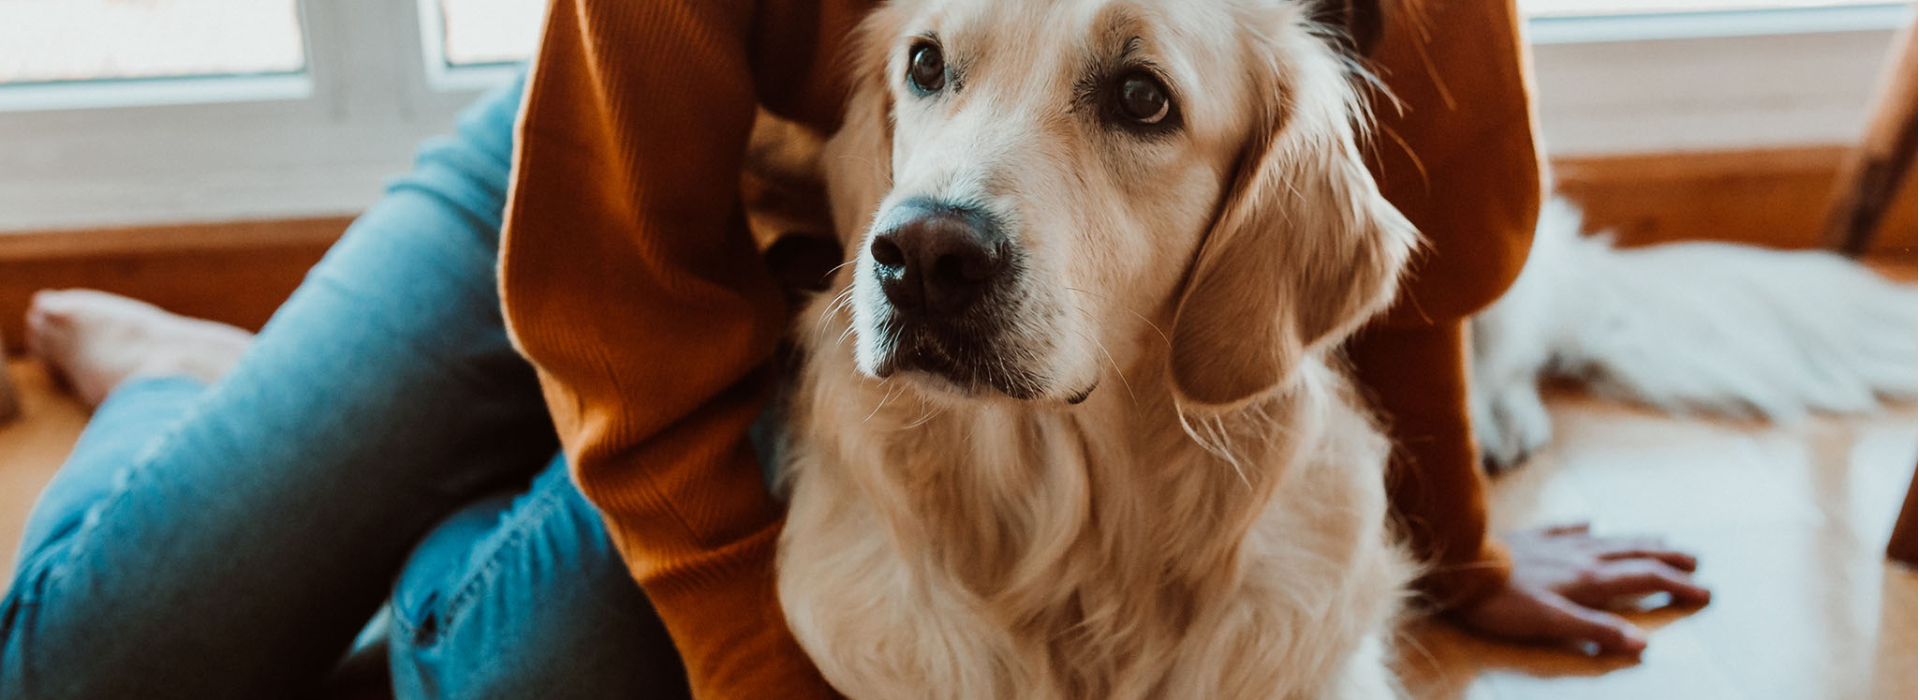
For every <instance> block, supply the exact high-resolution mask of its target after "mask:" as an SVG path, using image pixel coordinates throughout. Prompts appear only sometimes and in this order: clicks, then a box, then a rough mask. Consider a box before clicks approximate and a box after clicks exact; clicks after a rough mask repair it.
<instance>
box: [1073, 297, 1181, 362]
mask: <svg viewBox="0 0 1920 700" xmlns="http://www.w3.org/2000/svg"><path fill="white" fill-rule="evenodd" d="M1061 289H1065V290H1067V291H1069V292H1075V293H1079V294H1086V295H1089V296H1096V297H1100V298H1102V299H1106V300H1109V301H1111V300H1112V299H1113V297H1110V296H1107V295H1105V294H1097V293H1094V292H1089V291H1087V290H1084V289H1076V288H1074V287H1061ZM1116 306H1119V308H1120V310H1121V311H1125V312H1127V313H1130V314H1133V317H1134V318H1137V319H1140V322H1141V323H1145V324H1147V327H1148V328H1152V329H1153V332H1155V333H1158V334H1160V341H1161V342H1162V343H1165V344H1166V346H1167V347H1168V348H1169V349H1171V348H1172V347H1173V338H1171V337H1168V336H1167V332H1166V331H1164V330H1161V329H1160V326H1159V325H1158V324H1155V323H1154V322H1153V321H1152V320H1151V319H1148V318H1147V317H1146V316H1142V315H1140V312H1138V311H1134V310H1133V309H1131V308H1128V307H1126V306H1124V305H1119V304H1116Z"/></svg>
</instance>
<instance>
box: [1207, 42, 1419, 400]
mask: <svg viewBox="0 0 1920 700" xmlns="http://www.w3.org/2000/svg"><path fill="white" fill-rule="evenodd" d="M1308 43H1309V42H1305V41H1297V42H1296V43H1295V47H1296V48H1302V47H1303V45H1306V44H1308ZM1276 51H1277V49H1276ZM1276 55H1277V54H1276ZM1287 55H1288V56H1289V57H1290V58H1289V59H1288V60H1285V61H1281V60H1278V59H1276V60H1275V61H1274V62H1273V63H1272V64H1270V65H1268V66H1267V68H1269V69H1270V70H1271V74H1270V76H1269V77H1266V78H1263V79H1270V80H1275V81H1277V82H1272V83H1264V85H1262V87H1263V88H1264V89H1263V90H1262V92H1263V93H1266V94H1267V96H1268V99H1267V100H1266V101H1267V103H1268V104H1267V106H1266V107H1265V108H1264V109H1262V110H1261V112H1262V115H1261V116H1260V117H1258V118H1257V119H1256V120H1255V126H1254V132H1253V133H1254V136H1253V138H1252V139H1250V142H1249V143H1248V144H1247V146H1246V147H1245V148H1244V149H1243V151H1242V154H1241V162H1240V166H1239V168H1238V171H1237V173H1236V175H1235V178H1234V182H1232V183H1231V184H1230V186H1229V187H1230V188H1229V189H1228V190H1227V194H1226V196H1225V197H1224V198H1223V199H1222V204H1221V208H1220V211H1219V212H1218V213H1217V214H1216V216H1215V219H1214V223H1213V227H1212V229H1211V230H1210V231H1209V232H1208V234H1207V238H1206V239H1205V240H1204V241H1203V242H1202V243H1201V246H1200V250H1199V253H1198V255H1197V256H1196V258H1195V259H1194V263H1193V266H1192V268H1191V269H1190V270H1189V272H1188V278H1187V282H1186V288H1185V289H1184V290H1183V292H1182V296H1181V299H1180V305H1179V308H1178V310H1177V311H1176V315H1175V319H1174V329H1173V337H1172V345H1173V351H1172V367H1171V370H1172V378H1173V383H1174V386H1175V388H1176V390H1177V391H1178V395H1179V397H1180V399H1181V401H1182V403H1183V405H1185V406H1189V407H1196V408H1213V409H1231V408H1235V407H1238V406H1240V405H1242V404H1244V403H1246V402H1247V401H1249V400H1251V399H1253V398H1255V397H1257V396H1260V395H1261V394H1263V393H1265V392H1267V391H1268V390H1270V389H1273V388H1274V387H1276V386H1279V385H1281V384H1283V383H1285V382H1287V381H1288V380H1289V378H1290V376H1291V374H1292V372H1293V370H1294V368H1295V367H1296V366H1297V365H1298V363H1299V362H1300V360H1301V358H1302V357H1303V356H1304V355H1306V353H1308V352H1310V351H1312V350H1314V349H1315V348H1316V347H1317V346H1319V345H1320V344H1322V343H1325V342H1337V341H1338V340H1339V339H1341V338H1344V337H1345V336H1346V335H1347V334H1349V333H1351V332H1352V331H1353V330H1354V329H1355V328H1357V327H1358V326H1359V325H1360V324H1361V323H1362V322H1363V321H1365V320H1366V319H1367V318H1368V317H1370V316H1371V315H1373V314H1374V313H1376V312H1378V311H1379V310H1381V309H1382V308H1384V307H1385V306H1386V304H1387V303H1388V302H1389V301H1391V299H1392V295H1393V291H1394V289H1395V283H1396V281H1397V279H1398V277H1399V273H1400V270H1401V268H1402V267H1403V266H1404V265H1405V263H1406V261H1407V258H1408V256H1409V255H1410V254H1411V252H1412V250H1413V247H1414V246H1415V245H1416V242H1417V239H1418V234H1417V233H1416V232H1415V231H1414V228H1413V225H1412V224H1411V223H1408V221H1407V219H1406V217H1404V216H1402V215H1401V214H1400V212H1399V210H1397V209H1395V208H1394V207H1393V205H1392V204H1389V203H1388V202H1387V201H1386V198H1385V197H1383V196H1381V194H1380V190H1379V187H1378V186H1377V185H1376V184H1375V183H1374V180H1373V177H1372V175H1371V174H1369V173H1368V171H1367V168H1366V164H1365V162H1364V161H1362V160H1361V151H1360V147H1359V144H1358V143H1357V142H1356V133H1357V127H1356V120H1357V119H1359V118H1360V117H1359V116H1358V115H1356V114H1355V113H1354V112H1355V110H1357V109H1359V108H1360V107H1359V103H1358V101H1357V99H1356V98H1355V96H1354V93H1353V87H1352V85H1351V84H1350V83H1349V81H1348V77H1347V74H1346V72H1345V69H1344V68H1343V67H1342V66H1341V65H1340V61H1339V60H1338V59H1337V58H1336V57H1334V56H1333V55H1332V52H1331V51H1330V50H1329V49H1328V48H1327V47H1325V46H1324V45H1316V46H1310V47H1306V48H1303V50H1301V51H1294V52H1290V53H1288V54H1287Z"/></svg>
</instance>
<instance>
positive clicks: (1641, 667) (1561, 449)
mask: <svg viewBox="0 0 1920 700" xmlns="http://www.w3.org/2000/svg"><path fill="white" fill-rule="evenodd" d="M11 371H12V373H13V376H14V378H15V379H16V380H17V381H18V382H19V383H20V384H21V388H22V390H23V393H24V397H23V398H24V399H25V403H26V412H27V415H26V418H25V419H24V420H23V421H21V422H18V423H15V424H12V425H9V426H5V427H0V559H4V560H7V561H11V559H12V554H13V547H14V546H15V542H16V541H17V540H18V538H19V527H20V522H21V520H23V519H24V518H25V517H26V512H27V509H28V507H29V506H30V505H31V503H32V498H33V494H34V493H35V492H37V491H38V489H39V487H40V485H41V484H42V483H44V482H45V481H46V479H48V478H49V477H50V476H51V475H52V473H53V471H54V469H55V468H56V467H57V466H58V464H59V462H60V461H61V459H62V458H63V457H64V456H65V454H66V451H67V449H68V447H69V446H70V445H71V444H72V442H73V440H74V438H75V436H76V435H78V433H79V431H80V428H81V427H82V425H83V423H84V421H85V414H84V412H83V411H82V410H81V409H80V407H78V406H76V405H74V404H73V403H72V402H70V401H67V400H66V399H64V398H63V397H61V396H59V395H58V394H56V393H55V392H54V391H53V390H52V388H51V386H50V384H49V382H48V381H47V378H46V377H45V375H44V374H43V373H42V372H41V371H40V370H39V368H38V367H37V366H35V365H32V364H30V363H24V362H16V363H14V364H13V366H12V367H11ZM1551 405H1552V408H1553V410H1554V415H1555V425H1554V428H1555V431H1556V439H1555V442H1554V445H1553V447H1552V449H1550V450H1549V451H1547V452H1546V453H1545V454H1543V455H1541V456H1540V457H1538V458H1536V459H1535V460H1534V461H1533V462H1532V463H1531V464H1528V465H1527V466H1526V467H1525V468H1524V469H1523V470H1521V471H1520V472H1518V473H1517V474H1515V475H1513V476H1511V477H1507V478H1504V479H1501V480H1500V481H1499V482H1497V483H1496V484H1495V487H1494V502H1495V506H1494V508H1495V510H1494V517H1495V519H1496V523H1497V525H1498V526H1499V527H1501V528H1511V527H1520V526H1525V525H1529V524H1534V523H1554V522H1562V521H1569V520H1586V519H1590V520H1592V521H1593V522H1594V524H1595V527H1596V528H1598V529H1600V530H1602V531H1616V532H1628V531H1634V532H1657V533H1664V534H1665V535H1666V536H1667V538H1668V539H1669V541H1671V542H1673V543H1675V544H1678V545H1681V546H1683V547H1686V548H1689V549H1691V550H1692V551H1694V552H1695V553H1697V554H1699V555H1700V558H1701V568H1700V577H1701V578H1702V579H1703V580H1704V582H1706V583H1708V584H1709V585H1711V586H1712V587H1713V589H1714V600H1713V604H1712V605H1709V606H1707V607H1705V608H1703V609H1700V610H1698V611H1693V612H1689V613H1673V612H1659V611H1656V612H1650V613H1643V614H1639V615H1637V616H1636V619H1637V620H1639V621H1640V622H1642V623H1643V624H1645V625H1647V626H1649V627H1651V628H1654V629H1655V631H1654V632H1653V633H1652V635H1651V641H1650V646H1649V648H1648V650H1647V652H1646V654H1645V656H1644V657H1643V658H1642V660H1641V661H1640V662H1639V663H1637V664H1636V663H1630V662H1624V661H1620V660H1610V659H1590V658H1584V657H1580V656H1577V655H1574V654H1570V653H1566V652H1559V651H1551V650H1537V649H1522V648H1517V647H1511V646H1505V645H1501V644H1496V643H1492V642H1487V641H1483V640H1480V639H1476V638H1473V637H1470V636H1467V635H1465V634H1462V633H1460V632H1458V631H1456V630H1454V629H1453V628H1450V627H1447V626H1446V625H1444V624H1442V623H1433V622H1425V623H1416V624H1415V625H1414V626H1413V627H1412V628H1411V629H1410V630H1409V631H1408V633H1407V635H1406V639H1405V642H1404V644H1402V649H1403V651H1402V656H1403V662H1402V663H1403V666H1404V670H1403V673H1404V675H1405V676H1406V677H1407V680H1408V685H1409V687H1410V689H1411V690H1412V691H1413V694H1414V696H1415V697H1419V698H1435V699H1452V698H1475V699H1492V698H1498V699H1502V700H1525V699H1532V698H1538V699H1542V700H1581V699H1584V698H1596V699H1598V698H1609V699H1611V698H1624V699H1627V700H1664V699H1666V698H1684V699H1687V700H1715V699H1720V698H1739V699H1751V700H1799V699H1806V700H1815V699H1818V700H1830V699H1839V698H1874V699H1880V698H1887V699H1893V698H1913V697H1915V663H1914V661H1915V651H1916V645H1915V614H1916V613H1915V592H1916V587H1915V578H1914V574H1913V573H1912V572H1909V571H1905V570H1902V569H1899V568H1897V567H1895V566H1892V565H1888V564H1886V563H1884V562H1883V561H1882V558H1881V549H1882V547H1883V546H1884V544H1885V540H1886V536H1887V532H1888V530H1889V528H1890V527H1891V524H1892V521H1893V518H1894V516H1895V514H1896V512H1897V511H1898V508H1899V505H1900V501H1901V498H1902V497H1903V496H1904V495H1905V493H1906V492H1905V489H1906V485H1907V480H1908V479H1909V478H1910V477H1911V476H1912V474H1913V472H1914V460H1915V440H1916V430H1915V420H1916V415H1915V411H1914V409H1913V408H1912V407H1910V406H1901V407H1892V408H1889V409H1888V410H1887V412H1886V413H1884V414H1882V415H1878V416H1874V417H1870V418H1854V419H1846V420H1836V419H1821V420H1815V421H1813V422H1810V423H1808V424H1805V425H1800V426H1787V427H1779V426H1764V425H1741V424H1732V423H1725V422H1713V421H1701V420H1687V419H1677V418H1670V417H1666V416H1660V415H1654V414H1651V413H1648V412H1645V411H1640V410H1637V409H1633V408H1627V407H1622V406H1617V405H1612V404H1607V403H1603V402H1600V401H1596V400H1592V399H1588V398H1585V397H1582V396H1578V395H1561V396H1558V397H1556V398H1554V399H1553V401H1552V402H1551Z"/></svg>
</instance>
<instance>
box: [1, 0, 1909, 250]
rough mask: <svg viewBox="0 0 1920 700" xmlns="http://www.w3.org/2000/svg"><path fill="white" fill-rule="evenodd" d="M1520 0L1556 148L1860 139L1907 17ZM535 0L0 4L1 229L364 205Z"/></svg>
mask: <svg viewBox="0 0 1920 700" xmlns="http://www.w3.org/2000/svg"><path fill="white" fill-rule="evenodd" d="M609 1H619V0H609ZM1448 1H1449V2H1453V1H1463V0H1448ZM1471 1H1479V0H1471ZM1519 2H1520V7H1521V9H1522V11H1523V13H1524V14H1525V15H1527V17H1528V18H1529V19H1528V31H1527V33H1528V38H1529V39H1530V40H1531V41H1532V42H1533V43H1534V45H1535V57H1534V58H1535V60H1534V66H1535V76H1536V77H1537V78H1538V83H1539V85H1540V88H1539V91H1538V93H1537V95H1536V101H1537V106H1538V110H1539V113H1540V115H1541V117H1542V125H1543V130H1544V139H1545V141H1546V144H1547V147H1548V150H1549V152H1550V153H1553V154H1556V155H1568V154H1584V155H1592V154H1601V153H1618V152H1647V151H1669V150H1676V149H1677V150H1687V149H1724V148H1753V147H1768V146H1779V145H1808V144H1831V143H1847V142H1851V141H1852V140H1853V139H1854V138H1856V137H1857V135H1858V133H1859V130H1860V128H1861V125H1862V123H1863V121H1864V111H1865V108H1866V102H1867V99H1868V96H1869V95H1870V93H1871V91H1872V89H1873V83H1874V79H1875V73H1876V72H1877V69H1878V66H1879V64H1880V60H1881V55H1882V53H1883V52H1884V51H1885V49H1886V46H1887V44H1888V43H1889V42H1890V41H1891V39H1892V36H1893V33H1894V30H1895V29H1897V28H1899V27H1901V26H1902V25H1904V24H1906V23H1907V22H1911V21H1912V18H1913V12H1914V10H1913V4H1912V2H1911V0H1883V1H1873V0H1519ZM545 5H546V2H545V0H0V164H4V165H5V167H0V235H3V234H4V233H5V232H7V231H16V230H51V229H61V228H78V227H99V226H112V225H123V224H155V223H175V222H191V221H218V220H234V219H272V218H291V217H300V216H311V215H340V214H350V213H353V212H357V211H360V210H362V209H364V208H365V207H366V206H367V205H368V204H370V203H371V202H373V201H374V199H376V198H377V197H378V196H379V193H380V188H381V184H382V183H383V182H385V181H386V179H387V178H389V177H391V176H393V175H395V174H398V173H401V172H404V171H405V170H406V169H407V167H408V164H409V163H410V161H411V157H412V153H413V149H414V148H415V147H416V146H417V145H418V144H419V143H420V142H421V141H422V140H423V139H425V138H427V137H429V136H432V135H435V134H440V133H445V132H446V131H448V130H449V129H451V128H452V124H453V118H454V115H455V114H456V113H457V112H458V111H459V110H460V109H461V108H462V107H464V106H465V105H466V104H468V103H470V102H472V101H473V99H474V98H475V97H476V96H477V95H478V94H479V93H480V91H481V90H484V89H486V88H488V87H491V86H493V85H496V84H499V83H500V82H501V81H503V80H506V79H508V78H509V77H510V76H511V75H513V73H514V71H516V70H517V68H516V67H515V64H516V63H517V62H519V61H520V60H522V59H523V58H524V57H526V56H528V55H529V54H531V53H532V51H533V48H534V46H535V44H536V42H537V41H538V39H539V34H540V26H541V21H542V13H543V11H544V7H545ZM23 135H24V136H23Z"/></svg>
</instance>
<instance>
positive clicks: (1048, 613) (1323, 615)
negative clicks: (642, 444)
mask: <svg viewBox="0 0 1920 700" xmlns="http://www.w3.org/2000/svg"><path fill="white" fill-rule="evenodd" d="M1140 364H1141V366H1152V365H1151V363H1140ZM1153 374H1154V373H1145V374H1142V375H1139V376H1132V377H1130V378H1129V385H1130V386H1129V387H1127V388H1123V387H1122V386H1120V385H1119V383H1118V382H1109V383H1110V384H1113V385H1112V386H1105V387H1102V388H1100V389H1099V390H1098V391H1097V392H1096V393H1095V395H1094V396H1093V397H1092V399H1090V400H1089V401H1088V402H1087V403H1086V404H1083V405H1081V406H1079V407H1075V408H1073V409H1067V408H1064V407H1033V406H1029V405H1024V404H1015V403H1012V402H998V403H994V402H967V403H965V404H963V405H949V406H946V407H944V408H942V407H938V406H935V405H934V403H933V402H930V401H929V402H923V401H921V400H919V399H917V398H913V397H911V396H907V395H905V394H906V392H909V391H910V390H906V389H901V388H898V387H896V386H890V385H884V384H878V383H874V382H871V381H869V380H865V379H863V378H861V377H860V376H859V375H858V374H857V373H856V372H855V371H854V368H853V367H852V365H851V362H850V360H848V359H847V358H846V357H844V354H843V353H836V352H833V351H832V350H831V349H827V350H826V351H825V352H819V353H816V354H815V355H814V356H813V357H812V358H811V359H810V360H809V363H808V366H807V369H806V371H805V376H803V378H802V380H801V384H800V386H799V391H798V393H797V395H796V397H795V406H794V416H793V420H794V423H793V426H794V433H795V438H794V441H793V443H792V444H791V445H790V449H789V451H788V452H789V464H788V466H787V469H788V474H789V477H790V479H791V488H792V491H791V496H792V507H791V512H790V515H789V518H788V523H787V530H786V536H785V540H784V541H783V546H782V552H781V561H780V594H781V599H782V603H783V605H784V606H785V608H786V611H787V615H788V618H789V620H790V621H791V623H792V625H793V627H794V632H795V634H796V635H797V636H798V638H799V639H800V641H801V643H802V644H803V645H804V646H805V647H806V648H807V650H808V652H809V653H810V654H811V655H812V656H813V657H814V659H815V661H816V662H817V663H819V665H820V666H821V668H822V671H823V672H824V673H825V674H826V676H827V678H828V680H830V681H831V682H833V683H834V684H835V685H836V686H837V687H838V688H840V689H841V690H842V691H843V692H846V693H847V694H849V695H850V696H851V697H853V698H854V699H855V700H867V699H869V698H871V699H874V700H878V699H881V698H907V697H911V698H952V699H954V700H963V699H964V700H974V699H979V698H996V699H997V698H1031V699H1034V700H1041V699H1049V700H1051V699H1062V700H1064V699H1067V698H1074V699H1079V698H1086V699H1089V700H1091V699H1094V698H1099V699H1102V700H1106V699H1115V700H1119V699H1123V698H1169V699H1179V698H1209V699H1213V698H1219V699H1229V698H1282V697H1320V696H1323V695H1326V694H1327V693H1328V692H1331V691H1328V690H1326V689H1325V688H1323V687H1322V686H1324V685H1326V684H1327V683H1328V682H1330V681H1329V679H1332V681H1331V682H1334V683H1336V684H1337V683H1340V682H1343V681H1341V680H1340V679H1341V678H1343V670H1344V668H1345V667H1346V666H1347V665H1349V664H1352V663H1353V661H1352V657H1353V656H1354V655H1355V654H1356V653H1359V651H1360V649H1361V647H1362V645H1363V643H1365V642H1366V640H1367V639H1368V638H1369V637H1370V636H1372V635H1374V634H1375V633H1376V632H1377V631H1378V630H1379V629H1381V627H1382V625H1383V623H1384V620H1385V618H1386V617H1388V616H1389V615H1390V614H1391V610H1392V609H1393V608H1394V607H1395V606H1396V604H1397V590H1398V586H1399V584H1400V583H1401V582H1403V581H1404V571H1403V566H1402V564H1401V560H1400V558H1399V556H1398V554H1397V552H1396V551H1395V550H1394V549H1393V548H1392V547H1390V546H1389V545H1388V544H1387V540H1386V538H1385V535H1384V517H1385V505H1384V496H1383V495H1382V489H1381V485H1380V479H1381V467H1382V464H1383V463H1384V460H1385V445H1384V440H1382V439H1381V438H1380V437H1379V435H1378V433H1377V431H1375V430H1373V428H1372V427H1371V426H1370V425H1368V424H1367V421H1366V419H1365V418H1364V417H1363V414H1361V413H1360V412H1359V411H1358V410H1357V409H1355V408H1354V407H1353V406H1352V404H1351V403H1350V402H1349V401H1348V400H1347V399H1346V397H1345V392H1344V389H1343V386H1344V385H1343V383H1342V381H1341V380H1340V379H1339V378H1338V377H1337V376H1336V375H1334V374H1333V373H1332V372H1330V371H1328V370H1327V369H1326V368H1325V367H1324V366H1322V365H1320V364H1318V363H1313V365H1312V366H1311V367H1309V368H1307V369H1306V370H1303V378H1302V379H1301V381H1300V383H1299V385H1298V386H1297V387H1296V388H1295V390H1294V391H1291V392H1289V393H1288V394H1287V396H1286V397H1284V398H1278V399H1275V400H1274V401H1272V402H1271V403H1269V404H1268V405H1266V406H1265V407H1264V409H1263V411H1261V412H1256V413H1249V414H1247V415H1244V416H1241V417H1240V418H1239V419H1238V422H1237V425H1238V428H1237V429H1234V428H1229V429H1228V430H1227V433H1226V434H1227V436H1228V437H1229V438H1230V442H1231V443H1232V444H1233V445H1234V446H1235V448H1236V451H1237V452H1238V453H1239V454H1240V455H1241V459H1240V460H1239V462H1240V464H1239V465H1238V467H1237V468H1236V466H1235V465H1233V464H1230V463H1228V462H1226V461H1223V460H1221V459H1220V458H1218V457H1216V456H1214V455H1212V454H1210V453H1208V452H1207V451H1206V450H1204V449H1202V448H1201V447H1200V446H1199V445H1198V444H1197V443H1195V442H1194V441H1193V439H1192V438H1191V437H1189V436H1188V435H1187V434H1186V433H1185V432H1183V431H1182V430H1181V428H1180V419H1179V416H1178V415H1177V414H1176V413H1175V412H1174V409H1173V406H1172V401H1171V397H1170V396H1169V395H1167V392H1166V391H1165V390H1164V389H1160V390H1157V391H1149V390H1146V389H1145V387H1163V386H1164V385H1165V381H1164V379H1163V378H1161V377H1158V376H1152V375H1153ZM889 389H892V390H893V393H892V394H891V395H890V394H889V391H888V390H889ZM1136 391H1138V393H1137V394H1136V393H1135V392H1136ZM889 396H891V398H889ZM1282 426H1285V427H1284V428H1282ZM1209 429H1210V428H1206V427H1203V428H1202V432H1203V433H1205V432H1206V431H1207V430H1209ZM1356 611H1357V612H1358V613H1359V614H1357V615H1356V614H1355V613H1356ZM1376 663H1377V661H1376ZM1334 694H1335V695H1339V694H1340V693H1334Z"/></svg>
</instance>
